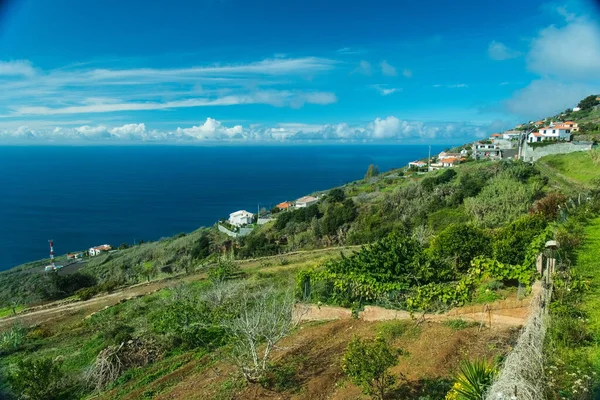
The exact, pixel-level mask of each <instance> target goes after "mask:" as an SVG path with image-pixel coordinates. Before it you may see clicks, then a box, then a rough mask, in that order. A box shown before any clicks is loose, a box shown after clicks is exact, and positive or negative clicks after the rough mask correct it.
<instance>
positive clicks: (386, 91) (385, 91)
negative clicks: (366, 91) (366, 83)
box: [370, 85, 402, 96]
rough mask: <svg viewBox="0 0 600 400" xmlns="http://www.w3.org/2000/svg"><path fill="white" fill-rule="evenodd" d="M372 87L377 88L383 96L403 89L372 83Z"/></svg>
mask: <svg viewBox="0 0 600 400" xmlns="http://www.w3.org/2000/svg"><path fill="white" fill-rule="evenodd" d="M370 87H372V88H373V89H375V90H377V91H378V92H379V94H381V95H382V96H389V95H390V94H394V93H396V92H401V91H402V89H401V88H390V87H387V86H386V85H370Z"/></svg>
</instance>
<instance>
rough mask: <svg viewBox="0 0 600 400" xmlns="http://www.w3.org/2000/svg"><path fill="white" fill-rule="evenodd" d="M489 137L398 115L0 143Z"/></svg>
mask: <svg viewBox="0 0 600 400" xmlns="http://www.w3.org/2000/svg"><path fill="white" fill-rule="evenodd" d="M486 133H487V134H489V133H491V132H488V130H487V129H486V128H485V127H481V126H475V125H469V124H465V123H443V122H440V123H424V122H420V121H406V120H401V119H399V118H397V117H395V116H388V117H386V118H376V119H375V120H374V121H371V122H366V123H362V124H354V125H352V124H348V123H346V122H341V123H337V124H303V123H282V124H276V125H274V126H264V125H256V124H253V125H249V126H247V127H244V126H242V125H233V126H227V125H225V124H224V123H222V122H221V121H218V120H216V119H213V118H207V119H206V120H205V121H204V123H202V124H199V125H195V126H191V127H179V128H177V129H175V130H165V131H157V130H148V129H147V127H146V125H145V124H144V123H132V124H125V125H122V126H115V127H110V126H106V125H82V126H79V127H73V128H68V127H61V126H59V127H55V128H54V129H49V128H40V129H35V130H34V129H30V128H29V127H27V126H19V127H18V128H16V129H8V130H4V131H0V142H1V143H4V142H9V143H10V142H27V143H30V142H31V141H33V140H35V143H40V144H43V143H81V144H86V143H88V144H93V143H98V142H101V143H121V142H124V141H143V142H168V143H172V142H175V143H178V142H181V143H203V142H238V141H253V142H257V143H259V142H281V141H286V142H302V141H304V142H306V141H317V142H321V141H343V142H377V141H388V142H389V141H392V142H395V141H398V142H423V141H432V140H439V141H445V142H448V140H450V139H452V140H455V141H466V140H470V139H472V138H475V137H480V136H483V135H485V134H486Z"/></svg>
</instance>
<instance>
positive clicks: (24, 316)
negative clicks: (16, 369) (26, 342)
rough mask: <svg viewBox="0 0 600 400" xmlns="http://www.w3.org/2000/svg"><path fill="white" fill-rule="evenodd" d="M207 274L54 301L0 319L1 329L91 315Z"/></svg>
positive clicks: (201, 277)
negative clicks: (91, 296) (78, 315)
mask: <svg viewBox="0 0 600 400" xmlns="http://www.w3.org/2000/svg"><path fill="white" fill-rule="evenodd" d="M205 276H206V275H205V274H196V275H190V276H185V277H180V278H175V279H165V280H161V281H155V282H150V283H142V284H137V285H134V286H129V287H126V288H123V289H120V290H118V291H116V292H113V293H109V294H105V295H102V296H97V297H93V298H91V299H89V300H85V301H71V302H67V303H65V302H64V301H63V302H60V301H59V302H54V303H49V304H45V305H43V306H39V307H35V308H32V309H30V310H31V311H25V312H22V313H20V314H17V315H15V316H10V317H5V318H3V319H0V331H2V330H4V329H6V328H8V327H10V326H12V325H13V324H15V323H20V324H23V325H30V324H43V323H47V322H50V321H54V320H57V319H62V318H68V317H69V316H72V315H74V314H83V316H85V315H89V314H91V313H94V312H96V311H100V310H102V309H104V308H107V307H110V306H113V305H115V304H118V303H119V302H121V301H123V300H127V299H133V298H136V297H139V296H144V295H147V294H150V293H154V292H156V291H158V290H160V289H163V288H166V287H173V286H176V285H178V284H180V283H181V282H191V281H194V280H200V279H204V278H205Z"/></svg>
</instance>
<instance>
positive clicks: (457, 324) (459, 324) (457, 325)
mask: <svg viewBox="0 0 600 400" xmlns="http://www.w3.org/2000/svg"><path fill="white" fill-rule="evenodd" d="M444 325H446V326H447V327H449V328H452V329H453V330H455V331H461V330H463V329H467V328H472V327H474V326H479V324H478V323H477V322H473V321H465V320H464V319H450V320H448V321H444Z"/></svg>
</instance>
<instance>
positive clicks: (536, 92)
mask: <svg viewBox="0 0 600 400" xmlns="http://www.w3.org/2000/svg"><path fill="white" fill-rule="evenodd" d="M599 92H600V85H597V86H595V87H594V86H590V85H586V84H574V83H570V84H565V83H561V82H558V81H553V80H543V79H542V80H536V81H533V82H532V83H531V84H530V85H528V86H527V87H525V88H523V89H520V90H518V91H517V92H515V94H514V95H513V97H512V98H511V99H509V100H508V101H506V103H505V106H506V108H507V109H508V111H510V112H512V113H514V114H517V115H520V116H522V117H527V118H543V117H547V116H549V115H554V114H556V113H558V112H559V111H563V110H565V109H567V108H570V107H574V106H575V105H576V104H577V102H579V100H581V99H582V98H584V97H585V96H587V95H589V94H590V93H599Z"/></svg>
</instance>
